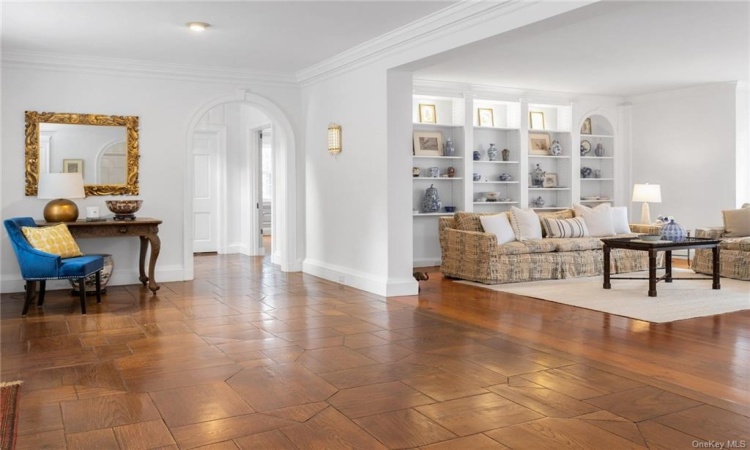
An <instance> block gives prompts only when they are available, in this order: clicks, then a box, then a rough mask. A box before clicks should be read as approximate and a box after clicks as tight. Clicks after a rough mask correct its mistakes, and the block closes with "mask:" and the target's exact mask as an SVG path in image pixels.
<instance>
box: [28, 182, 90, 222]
mask: <svg viewBox="0 0 750 450" xmlns="http://www.w3.org/2000/svg"><path fill="white" fill-rule="evenodd" d="M36 196H37V198H42V199H52V201H50V202H49V203H47V206H45V207H44V220H46V221H47V222H75V221H76V220H77V219H78V206H76V204H75V203H73V202H72V201H70V200H69V199H71V198H85V197H86V193H85V192H84V190H83V177H82V176H81V174H80V173H42V174H41V175H40V176H39V189H38V191H37V194H36Z"/></svg>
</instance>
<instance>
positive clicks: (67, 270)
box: [3, 217, 104, 316]
mask: <svg viewBox="0 0 750 450" xmlns="http://www.w3.org/2000/svg"><path fill="white" fill-rule="evenodd" d="M3 223H4V225H5V229H6V230H7V231H8V236H9V237H10V242H11V244H12V245H13V250H14V251H15V252H16V259H17V260H18V265H19V266H20V268H21V276H22V277H23V279H24V280H25V281H26V282H27V283H26V301H25V303H24V305H23V312H22V313H21V315H22V316H25V315H26V313H27V312H28V311H29V306H30V305H31V301H32V299H33V297H34V286H35V284H36V282H37V281H38V282H39V298H38V302H37V306H42V305H44V292H45V288H46V282H47V280H59V279H74V280H77V281H78V286H79V289H78V291H79V296H80V300H81V313H82V314H86V288H85V285H84V281H85V279H86V277H87V276H89V275H91V274H96V275H95V279H96V302H97V303H101V301H102V297H101V270H102V268H103V267H104V258H103V257H102V256H100V255H98V256H77V257H73V258H64V259H63V258H62V257H60V256H59V255H55V254H52V253H46V252H43V251H41V250H37V249H35V248H34V247H32V246H31V244H29V242H28V240H27V239H26V237H25V236H24V234H23V231H22V227H35V226H36V223H35V222H34V219H32V218H31V217H16V218H12V219H7V220H5V221H3Z"/></svg>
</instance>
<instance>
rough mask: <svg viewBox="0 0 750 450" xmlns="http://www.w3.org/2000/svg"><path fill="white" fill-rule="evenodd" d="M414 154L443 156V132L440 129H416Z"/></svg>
mask: <svg viewBox="0 0 750 450" xmlns="http://www.w3.org/2000/svg"><path fill="white" fill-rule="evenodd" d="M414 156H443V134H442V133H441V132H439V131H415V132H414Z"/></svg>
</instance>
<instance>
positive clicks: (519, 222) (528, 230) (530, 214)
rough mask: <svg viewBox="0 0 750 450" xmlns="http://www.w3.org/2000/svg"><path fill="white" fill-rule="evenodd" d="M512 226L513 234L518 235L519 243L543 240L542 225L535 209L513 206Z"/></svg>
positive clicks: (511, 213)
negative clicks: (528, 240)
mask: <svg viewBox="0 0 750 450" xmlns="http://www.w3.org/2000/svg"><path fill="white" fill-rule="evenodd" d="M510 225H511V226H512V227H513V232H514V233H516V240H517V241H525V240H527V239H541V238H542V224H541V222H539V216H537V215H536V213H535V212H534V210H533V209H521V208H516V207H515V206H511V208H510Z"/></svg>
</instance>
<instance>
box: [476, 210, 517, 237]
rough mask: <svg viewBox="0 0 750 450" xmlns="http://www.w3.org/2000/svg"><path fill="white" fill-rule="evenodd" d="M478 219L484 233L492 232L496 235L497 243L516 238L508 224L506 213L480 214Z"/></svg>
mask: <svg viewBox="0 0 750 450" xmlns="http://www.w3.org/2000/svg"><path fill="white" fill-rule="evenodd" d="M479 221H480V222H481V223H482V228H483V229H484V232H485V233H492V234H494V235H495V236H497V243H498V244H507V243H508V242H512V241H515V240H516V234H515V233H514V232H513V227H511V226H510V222H509V221H508V215H507V214H503V213H500V214H493V215H491V216H480V217H479Z"/></svg>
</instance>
